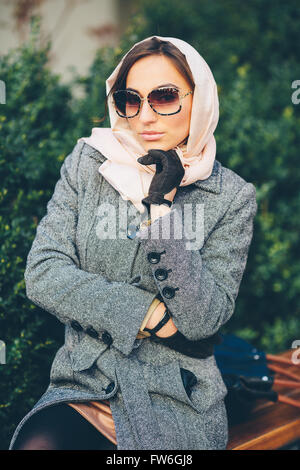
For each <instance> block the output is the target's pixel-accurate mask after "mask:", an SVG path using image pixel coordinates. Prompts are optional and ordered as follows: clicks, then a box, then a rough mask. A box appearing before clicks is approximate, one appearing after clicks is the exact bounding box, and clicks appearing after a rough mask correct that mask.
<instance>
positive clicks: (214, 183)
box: [193, 160, 222, 194]
mask: <svg viewBox="0 0 300 470" xmlns="http://www.w3.org/2000/svg"><path fill="white" fill-rule="evenodd" d="M193 184H194V185H195V186H197V188H200V189H204V190H205V191H209V192H211V193H215V194H220V192H221V188H222V165H221V163H220V162H219V161H218V160H215V161H214V166H213V169H212V173H211V175H210V176H209V177H208V178H207V179H206V180H197V181H195V182H194V183H193Z"/></svg>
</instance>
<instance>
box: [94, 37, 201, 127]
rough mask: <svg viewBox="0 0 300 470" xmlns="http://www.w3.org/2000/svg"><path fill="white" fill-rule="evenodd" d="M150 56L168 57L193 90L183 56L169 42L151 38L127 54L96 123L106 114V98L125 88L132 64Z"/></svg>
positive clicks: (191, 76) (188, 68) (193, 84)
mask: <svg viewBox="0 0 300 470" xmlns="http://www.w3.org/2000/svg"><path fill="white" fill-rule="evenodd" d="M150 55H164V56H166V57H169V58H170V59H171V60H172V62H173V63H174V65H175V67H176V68H177V70H178V71H179V72H180V73H181V74H182V75H183V76H184V77H185V79H186V80H187V81H188V83H189V84H190V86H191V89H192V90H194V88H195V82H194V79H193V75H192V72H191V69H190V67H189V65H188V63H187V61H186V58H185V56H184V54H182V52H181V51H180V50H179V49H178V48H177V47H176V46H174V44H172V43H171V42H169V41H162V40H161V39H158V38H157V37H153V38H151V39H148V40H147V41H144V42H143V43H142V44H137V45H136V46H135V47H133V49H132V50H131V51H130V52H128V54H127V56H126V57H125V58H124V60H123V62H122V65H121V67H120V70H119V73H118V75H117V78H116V81H115V83H114V84H113V86H112V88H111V90H110V92H109V94H108V96H107V98H106V101H105V115H104V117H103V118H102V119H101V120H98V121H97V122H102V121H103V120H104V119H105V117H106V113H107V101H108V97H109V96H110V95H111V94H112V93H114V92H115V91H117V90H124V89H125V88H126V79H127V75H128V72H129V70H130V68H131V67H132V66H133V64H134V63H135V62H136V61H138V60H139V59H142V58H143V57H147V56H150Z"/></svg>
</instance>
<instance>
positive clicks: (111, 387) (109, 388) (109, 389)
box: [105, 382, 115, 394]
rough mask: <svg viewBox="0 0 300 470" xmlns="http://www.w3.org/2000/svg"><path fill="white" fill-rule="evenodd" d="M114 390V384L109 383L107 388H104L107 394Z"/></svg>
mask: <svg viewBox="0 0 300 470" xmlns="http://www.w3.org/2000/svg"><path fill="white" fill-rule="evenodd" d="M114 388H115V382H110V384H108V386H107V387H106V389H105V392H106V393H107V394H108V393H110V392H112V391H113V389H114Z"/></svg>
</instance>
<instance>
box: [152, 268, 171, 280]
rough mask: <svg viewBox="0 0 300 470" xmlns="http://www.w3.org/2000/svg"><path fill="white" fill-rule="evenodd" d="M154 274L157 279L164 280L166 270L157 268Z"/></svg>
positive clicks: (166, 274) (166, 273) (166, 275)
mask: <svg viewBox="0 0 300 470" xmlns="http://www.w3.org/2000/svg"><path fill="white" fill-rule="evenodd" d="M154 274H155V277H156V279H158V280H159V281H164V280H165V279H167V277H168V272H167V271H166V269H157V270H156V271H155V273H154Z"/></svg>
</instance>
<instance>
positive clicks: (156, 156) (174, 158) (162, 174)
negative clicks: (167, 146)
mask: <svg viewBox="0 0 300 470" xmlns="http://www.w3.org/2000/svg"><path fill="white" fill-rule="evenodd" d="M137 161H138V162H139V163H140V164H142V165H152V164H155V165H156V172H155V175H154V176H153V178H152V181H151V183H150V187H149V194H148V196H147V197H146V198H144V199H143V200H142V203H143V204H145V205H146V206H148V207H149V206H150V205H151V204H164V202H165V199H167V200H171V201H172V200H173V199H169V198H168V197H167V198H164V195H165V194H167V195H170V194H171V193H172V190H173V189H174V188H177V187H178V186H179V185H180V183H181V180H182V178H183V177H184V174H185V170H184V168H183V166H182V163H181V160H180V158H179V157H178V155H177V153H176V151H175V150H167V151H165V150H158V149H150V150H149V151H148V154H146V155H144V156H143V157H139V158H138V159H137Z"/></svg>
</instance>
